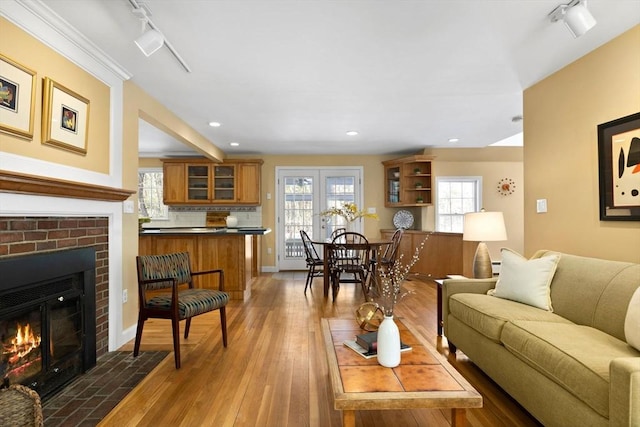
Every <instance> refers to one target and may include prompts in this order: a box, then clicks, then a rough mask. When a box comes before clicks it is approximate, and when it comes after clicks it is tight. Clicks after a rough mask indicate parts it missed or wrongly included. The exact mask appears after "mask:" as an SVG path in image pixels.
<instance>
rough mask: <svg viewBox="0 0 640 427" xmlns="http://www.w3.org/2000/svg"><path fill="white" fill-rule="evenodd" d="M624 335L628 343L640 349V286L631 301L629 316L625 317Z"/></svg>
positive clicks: (628, 310)
mask: <svg viewBox="0 0 640 427" xmlns="http://www.w3.org/2000/svg"><path fill="white" fill-rule="evenodd" d="M624 336H625V338H626V339H627V344H629V345H630V346H631V347H633V348H635V349H636V350H638V351H640V288H638V289H636V291H635V292H634V293H633V296H632V297H631V301H629V308H627V317H625V319H624Z"/></svg>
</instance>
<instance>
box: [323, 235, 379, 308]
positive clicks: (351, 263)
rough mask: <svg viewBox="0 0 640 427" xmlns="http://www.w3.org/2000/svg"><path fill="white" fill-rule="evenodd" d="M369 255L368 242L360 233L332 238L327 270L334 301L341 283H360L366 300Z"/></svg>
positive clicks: (369, 263) (369, 247)
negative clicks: (350, 276)
mask: <svg viewBox="0 0 640 427" xmlns="http://www.w3.org/2000/svg"><path fill="white" fill-rule="evenodd" d="M370 254H371V246H370V245H369V241H368V240H367V238H366V237H365V236H363V235H362V234H360V233H355V232H349V231H347V232H344V233H340V234H338V235H337V236H335V237H334V239H333V241H332V242H331V245H330V248H329V268H330V278H331V285H332V287H333V298H334V299H335V297H336V295H337V292H338V289H340V283H341V282H342V283H360V286H361V287H362V293H363V294H364V296H365V299H367V295H368V292H367V280H368V278H369V268H370V265H371V262H370V259H371V258H370ZM345 275H352V277H353V278H346V277H344V276H345Z"/></svg>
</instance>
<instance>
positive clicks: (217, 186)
mask: <svg viewBox="0 0 640 427" xmlns="http://www.w3.org/2000/svg"><path fill="white" fill-rule="evenodd" d="M236 184H237V176H236V165H235V164H231V165H227V164H220V165H214V166H213V194H212V197H211V199H212V201H214V202H217V203H234V202H236V201H237V198H236V189H237V185H236Z"/></svg>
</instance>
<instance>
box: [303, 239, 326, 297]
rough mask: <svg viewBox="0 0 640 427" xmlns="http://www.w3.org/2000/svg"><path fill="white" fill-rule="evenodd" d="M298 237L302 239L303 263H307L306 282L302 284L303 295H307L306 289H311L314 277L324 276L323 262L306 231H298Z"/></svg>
mask: <svg viewBox="0 0 640 427" xmlns="http://www.w3.org/2000/svg"><path fill="white" fill-rule="evenodd" d="M300 237H301V238H302V246H303V247H304V253H305V257H306V259H305V261H306V262H307V280H306V282H305V284H304V293H305V294H306V293H307V288H308V287H311V284H312V282H313V278H314V277H320V276H322V275H323V274H324V261H323V260H322V258H320V255H318V251H317V250H316V247H315V246H314V245H313V243H312V242H311V239H310V238H309V235H308V234H307V232H306V231H304V230H300Z"/></svg>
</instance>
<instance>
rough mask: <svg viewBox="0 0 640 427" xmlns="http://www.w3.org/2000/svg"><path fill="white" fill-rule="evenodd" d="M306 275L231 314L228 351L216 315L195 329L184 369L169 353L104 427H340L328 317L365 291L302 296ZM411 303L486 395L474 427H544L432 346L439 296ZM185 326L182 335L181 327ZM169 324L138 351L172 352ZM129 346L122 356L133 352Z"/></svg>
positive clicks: (412, 315) (401, 311)
mask: <svg viewBox="0 0 640 427" xmlns="http://www.w3.org/2000/svg"><path fill="white" fill-rule="evenodd" d="M304 279H305V274H304V273H302V272H295V273H294V272H284V273H276V274H264V275H263V276H261V277H260V278H259V279H257V280H256V281H255V282H254V283H253V288H252V295H251V299H250V300H249V301H248V302H246V303H242V302H237V301H233V302H231V303H230V304H229V306H228V308H227V318H228V330H229V346H228V348H226V349H224V348H223V346H222V343H221V336H220V330H219V326H220V321H219V316H218V313H217V312H215V313H210V314H206V315H203V316H200V317H198V318H195V319H194V320H193V322H192V326H191V333H190V336H189V338H188V340H182V346H181V349H182V350H181V351H182V368H181V369H180V370H176V369H175V367H174V362H173V353H171V354H170V355H169V356H168V357H167V358H166V359H165V360H164V361H163V362H161V363H160V365H159V366H158V367H157V368H156V369H155V370H154V371H153V372H152V373H151V375H149V376H148V377H147V378H145V380H143V381H142V383H140V384H139V385H138V386H137V387H136V388H135V389H134V390H133V391H132V392H131V393H130V394H129V395H128V396H127V397H126V398H125V399H124V400H123V401H122V402H121V403H120V404H119V405H118V406H117V407H116V408H115V409H114V410H113V411H112V412H111V413H110V414H109V415H108V416H107V417H106V418H105V419H104V420H103V421H102V423H101V424H100V425H101V426H118V427H122V426H134V425H135V426H153V427H158V426H165V425H171V426H258V425H259V426H277V427H282V426H296V427H297V426H322V427H325V426H336V427H337V426H340V425H341V417H340V413H339V411H336V410H334V409H333V402H332V397H331V386H330V384H329V378H328V374H327V372H328V371H327V363H326V355H325V350H324V347H323V343H322V336H321V332H320V322H319V321H320V319H321V318H323V317H342V318H353V317H354V312H355V309H356V308H357V307H358V306H359V305H360V304H361V303H362V302H363V301H364V299H363V296H362V292H361V290H359V289H357V288H356V287H355V286H354V285H352V284H343V285H342V288H341V290H340V293H339V295H338V298H337V300H336V301H335V302H334V301H332V300H331V299H328V300H325V299H324V298H323V295H322V279H316V280H315V281H314V284H313V290H312V291H310V292H307V295H306V296H305V295H304V293H303V289H304ZM407 288H408V289H410V290H411V291H412V292H413V293H412V294H411V295H409V296H408V297H406V298H405V299H403V300H402V301H401V302H400V303H399V305H398V306H397V309H396V314H397V315H398V316H400V317H402V318H403V320H404V321H405V322H407V323H410V324H411V326H412V327H413V328H414V329H416V330H417V331H418V332H419V333H421V334H422V335H423V336H424V337H425V338H427V339H428V340H429V341H430V342H432V343H433V344H434V345H435V346H436V347H437V348H438V350H439V351H440V353H442V354H444V355H447V356H448V359H449V362H450V363H452V364H453V365H454V366H456V368H457V369H458V370H459V371H460V372H462V373H463V375H464V376H465V377H466V378H467V379H468V380H469V381H470V382H471V383H472V384H473V385H474V387H475V388H476V389H477V390H478V391H479V392H480V393H481V394H482V395H483V400H484V406H483V408H481V409H472V410H469V411H468V412H467V419H468V423H469V425H470V426H472V427H489V426H491V427H493V426H505V427H512V426H539V424H538V423H537V422H536V421H535V419H533V418H532V417H531V416H530V415H529V414H528V413H527V412H526V411H524V410H523V409H522V408H521V407H520V406H519V405H518V404H517V403H515V402H514V401H513V400H512V399H510V398H509V396H508V395H506V394H505V393H504V392H503V391H502V390H501V389H500V388H499V387H497V386H496V385H495V384H494V383H493V382H492V381H491V380H490V379H488V377H486V376H485V375H484V374H483V373H482V372H481V371H479V369H478V368H477V367H476V366H475V365H474V364H473V363H472V362H470V361H469V360H468V359H467V358H466V357H465V356H464V355H463V354H461V353H460V352H458V355H457V356H456V357H454V356H451V355H449V352H448V348H447V343H446V339H444V338H438V337H436V290H435V284H434V283H433V282H430V281H428V280H424V281H422V280H416V279H412V280H410V281H408V282H407ZM181 326H182V325H181ZM170 330H171V329H170V324H169V321H165V320H151V321H148V322H147V324H146V325H145V331H144V334H143V338H142V350H171V348H172V344H171V333H170ZM132 348H133V342H130V343H127V344H126V345H125V346H123V348H122V349H121V350H123V351H130V350H131V349H132ZM449 418H450V411H446V410H445V411H441V410H407V411H360V412H357V414H356V425H357V426H376V427H383V426H436V427H439V426H448V425H449Z"/></svg>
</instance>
